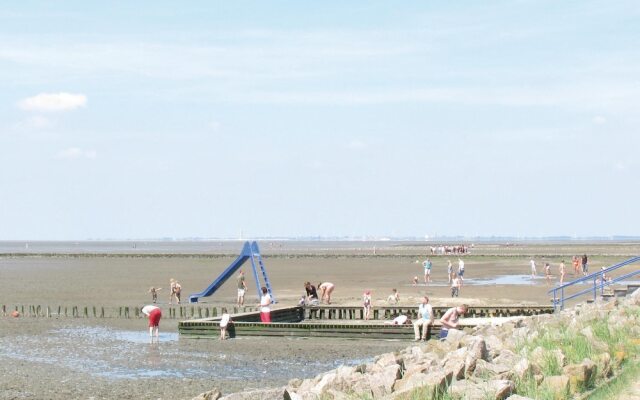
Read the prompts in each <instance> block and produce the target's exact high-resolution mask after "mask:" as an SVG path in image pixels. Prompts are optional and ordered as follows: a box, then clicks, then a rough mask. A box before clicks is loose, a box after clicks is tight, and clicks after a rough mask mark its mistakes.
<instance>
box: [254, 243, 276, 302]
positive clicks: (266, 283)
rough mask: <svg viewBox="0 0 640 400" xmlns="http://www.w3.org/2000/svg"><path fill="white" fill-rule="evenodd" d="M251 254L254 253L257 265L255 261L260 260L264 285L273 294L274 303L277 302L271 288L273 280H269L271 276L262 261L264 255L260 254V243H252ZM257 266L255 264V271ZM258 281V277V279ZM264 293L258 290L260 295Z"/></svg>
mask: <svg viewBox="0 0 640 400" xmlns="http://www.w3.org/2000/svg"><path fill="white" fill-rule="evenodd" d="M251 254H253V259H254V265H255V261H258V267H260V272H262V279H263V282H264V286H265V287H266V288H267V292H269V294H270V295H271V301H272V302H273V303H276V297H275V296H274V295H273V292H272V290H271V282H269V277H268V276H267V270H266V269H265V267H264V263H263V262H262V256H261V255H260V249H258V243H256V242H253V243H251ZM255 269H256V268H255V266H254V271H255ZM256 282H258V279H256ZM261 295H262V293H261V291H259V292H258V297H260V296H261Z"/></svg>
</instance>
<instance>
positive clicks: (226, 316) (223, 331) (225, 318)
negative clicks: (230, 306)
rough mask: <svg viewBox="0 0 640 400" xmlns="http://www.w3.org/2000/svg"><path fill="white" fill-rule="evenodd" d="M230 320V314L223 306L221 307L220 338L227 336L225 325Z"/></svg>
mask: <svg viewBox="0 0 640 400" xmlns="http://www.w3.org/2000/svg"><path fill="white" fill-rule="evenodd" d="M230 322H231V316H230V315H229V313H228V312H227V309H226V308H225V307H222V318H220V340H225V339H226V338H227V326H228V325H229V323H230Z"/></svg>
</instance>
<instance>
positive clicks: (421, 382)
mask: <svg viewBox="0 0 640 400" xmlns="http://www.w3.org/2000/svg"><path fill="white" fill-rule="evenodd" d="M450 381H451V375H448V376H447V375H446V374H444V373H443V372H432V373H430V374H423V373H416V374H411V375H409V376H404V377H403V378H402V379H399V380H397V381H396V383H395V384H394V385H393V392H394V397H395V398H401V397H402V395H403V394H408V393H410V392H413V391H414V390H415V389H417V388H422V392H421V394H423V395H427V396H428V397H427V398H435V396H436V394H437V393H444V391H445V388H446V387H447V383H448V382H450Z"/></svg>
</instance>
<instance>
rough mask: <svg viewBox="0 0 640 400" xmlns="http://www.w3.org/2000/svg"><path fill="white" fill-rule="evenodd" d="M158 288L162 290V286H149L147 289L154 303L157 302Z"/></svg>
mask: <svg viewBox="0 0 640 400" xmlns="http://www.w3.org/2000/svg"><path fill="white" fill-rule="evenodd" d="M158 290H162V288H157V287H153V286H151V288H150V289H149V293H151V300H153V303H154V304H155V303H157V302H158Z"/></svg>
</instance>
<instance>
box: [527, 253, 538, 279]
mask: <svg viewBox="0 0 640 400" xmlns="http://www.w3.org/2000/svg"><path fill="white" fill-rule="evenodd" d="M529 265H531V279H535V278H536V275H538V271H537V270H536V261H535V260H534V259H533V257H531V260H529Z"/></svg>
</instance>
